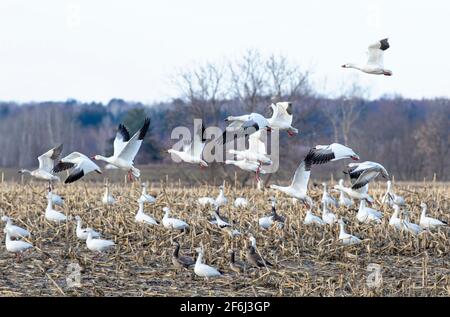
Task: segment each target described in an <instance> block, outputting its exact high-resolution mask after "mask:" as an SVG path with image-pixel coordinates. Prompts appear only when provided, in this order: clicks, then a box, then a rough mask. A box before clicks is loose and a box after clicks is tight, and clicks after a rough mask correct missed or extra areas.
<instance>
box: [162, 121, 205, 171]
mask: <svg viewBox="0 0 450 317" xmlns="http://www.w3.org/2000/svg"><path fill="white" fill-rule="evenodd" d="M204 133H205V127H204V125H203V124H202V125H201V126H200V127H199V128H198V129H197V131H196V132H195V134H194V140H192V141H190V142H187V143H185V144H184V145H183V150H182V151H177V150H174V149H169V150H168V151H167V152H169V153H171V154H173V155H176V156H177V157H179V158H180V159H181V160H182V161H183V162H186V163H191V164H199V165H200V167H202V168H203V167H207V166H208V164H207V163H206V162H205V161H204V160H203V159H202V153H203V149H204V148H205V142H206V139H205V138H204Z"/></svg>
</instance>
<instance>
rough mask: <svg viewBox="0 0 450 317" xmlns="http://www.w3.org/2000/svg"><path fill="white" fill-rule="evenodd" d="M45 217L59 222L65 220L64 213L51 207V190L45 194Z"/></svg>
mask: <svg viewBox="0 0 450 317" xmlns="http://www.w3.org/2000/svg"><path fill="white" fill-rule="evenodd" d="M45 219H47V220H48V221H52V222H56V223H60V222H64V221H66V220H67V217H66V215H64V214H63V213H61V212H59V211H57V210H55V209H53V203H52V197H51V192H49V193H48V195H47V207H46V208H45Z"/></svg>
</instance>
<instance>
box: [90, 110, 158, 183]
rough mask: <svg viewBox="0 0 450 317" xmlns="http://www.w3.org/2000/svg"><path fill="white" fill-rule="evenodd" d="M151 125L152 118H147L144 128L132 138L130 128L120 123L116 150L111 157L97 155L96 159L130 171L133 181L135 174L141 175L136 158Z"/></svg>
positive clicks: (115, 141)
mask: <svg viewBox="0 0 450 317" xmlns="http://www.w3.org/2000/svg"><path fill="white" fill-rule="evenodd" d="M149 127H150V118H145V120H144V124H143V126H142V128H140V129H139V131H137V132H136V133H135V134H134V135H133V136H132V137H131V138H130V133H129V132H128V129H127V128H126V127H125V126H124V125H123V124H119V128H118V130H117V133H116V138H115V139H114V143H113V145H114V152H113V155H112V156H110V157H105V156H102V155H95V156H93V157H92V158H93V159H94V160H99V161H104V162H106V163H109V164H111V165H114V166H116V167H118V168H119V169H121V170H124V171H126V172H128V179H129V180H130V181H131V180H132V177H131V175H133V176H134V177H136V178H139V177H140V176H141V171H140V170H139V169H137V168H136V167H134V158H135V157H136V154H137V153H138V151H139V149H140V148H141V145H142V142H143V140H144V137H145V135H146V134H147V131H148V128H149Z"/></svg>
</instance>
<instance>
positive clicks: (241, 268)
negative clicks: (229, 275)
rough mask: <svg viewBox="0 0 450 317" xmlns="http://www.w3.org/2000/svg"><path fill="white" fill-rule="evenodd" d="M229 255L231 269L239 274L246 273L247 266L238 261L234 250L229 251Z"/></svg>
mask: <svg viewBox="0 0 450 317" xmlns="http://www.w3.org/2000/svg"><path fill="white" fill-rule="evenodd" d="M228 254H229V255H230V269H231V270H232V271H233V272H235V273H238V274H240V273H244V272H245V271H246V270H247V265H246V264H245V263H244V262H242V261H240V260H237V259H236V255H235V252H234V250H228Z"/></svg>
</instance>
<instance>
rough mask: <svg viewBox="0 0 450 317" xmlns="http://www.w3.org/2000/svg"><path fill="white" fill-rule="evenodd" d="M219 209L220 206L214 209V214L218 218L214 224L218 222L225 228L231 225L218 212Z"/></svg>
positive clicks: (218, 224) (219, 225)
mask: <svg viewBox="0 0 450 317" xmlns="http://www.w3.org/2000/svg"><path fill="white" fill-rule="evenodd" d="M218 210H219V208H218V207H216V209H215V210H214V211H213V215H214V219H215V220H216V221H215V222H213V224H216V225H217V226H218V227H219V228H221V229H223V228H225V227H231V225H230V224H229V223H228V222H226V221H224V220H223V219H222V218H221V217H220V215H219V214H218Z"/></svg>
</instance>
